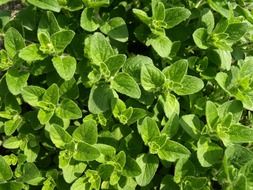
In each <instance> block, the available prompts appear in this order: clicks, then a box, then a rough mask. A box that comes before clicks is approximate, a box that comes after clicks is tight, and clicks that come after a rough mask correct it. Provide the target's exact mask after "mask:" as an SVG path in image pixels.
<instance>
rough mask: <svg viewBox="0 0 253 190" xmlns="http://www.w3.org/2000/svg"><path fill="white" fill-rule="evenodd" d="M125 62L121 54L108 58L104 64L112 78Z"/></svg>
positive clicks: (124, 57)
mask: <svg viewBox="0 0 253 190" xmlns="http://www.w3.org/2000/svg"><path fill="white" fill-rule="evenodd" d="M125 61H126V56H125V55H123V54H118V55H115V56H112V57H109V58H108V59H107V60H106V61H105V64H106V66H107V68H108V69H109V71H110V75H111V76H114V75H115V74H116V73H117V72H118V71H119V70H120V69H121V67H122V66H123V64H124V63H125Z"/></svg>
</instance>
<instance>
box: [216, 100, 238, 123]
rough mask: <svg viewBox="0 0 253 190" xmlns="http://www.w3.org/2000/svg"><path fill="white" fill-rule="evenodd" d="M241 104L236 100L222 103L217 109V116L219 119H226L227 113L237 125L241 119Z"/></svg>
mask: <svg viewBox="0 0 253 190" xmlns="http://www.w3.org/2000/svg"><path fill="white" fill-rule="evenodd" d="M242 112H243V104H242V102H241V101H238V100H231V101H227V102H225V103H223V104H222V105H221V106H220V107H219V108H218V114H219V117H220V118H224V117H226V115H228V114H229V113H231V114H232V115H233V122H234V123H239V121H240V120H241V117H242Z"/></svg>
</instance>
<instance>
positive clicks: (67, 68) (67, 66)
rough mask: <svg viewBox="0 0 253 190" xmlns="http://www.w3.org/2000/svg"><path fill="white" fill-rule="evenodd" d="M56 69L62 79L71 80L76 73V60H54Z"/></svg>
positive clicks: (57, 58) (69, 58) (65, 57)
mask: <svg viewBox="0 0 253 190" xmlns="http://www.w3.org/2000/svg"><path fill="white" fill-rule="evenodd" d="M52 62H53V65H54V68H55V69H56V71H57V73H58V74H59V75H60V77H61V78H63V79H64V80H70V79H71V78H72V77H73V76H74V74H75V71H76V59H75V58H74V57H72V56H68V55H67V56H64V55H62V56H57V57H54V58H53V59H52Z"/></svg>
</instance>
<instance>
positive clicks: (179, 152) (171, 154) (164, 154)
mask: <svg viewBox="0 0 253 190" xmlns="http://www.w3.org/2000/svg"><path fill="white" fill-rule="evenodd" d="M190 154H191V152H190V151H189V150H188V149H187V148H186V147H185V146H183V145H182V144H180V143H178V142H175V141H172V140H169V139H167V141H166V143H165V144H164V145H163V147H161V149H160V150H158V156H159V158H160V159H162V160H167V161H169V162H175V161H176V160H178V159H180V158H184V157H189V156H190Z"/></svg>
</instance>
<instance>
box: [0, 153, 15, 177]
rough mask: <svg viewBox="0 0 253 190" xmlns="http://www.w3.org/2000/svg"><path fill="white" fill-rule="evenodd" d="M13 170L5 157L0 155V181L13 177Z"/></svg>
mask: <svg viewBox="0 0 253 190" xmlns="http://www.w3.org/2000/svg"><path fill="white" fill-rule="evenodd" d="M12 175H13V174H12V170H11V168H10V166H9V165H8V164H7V162H6V161H5V159H4V158H3V157H2V156H0V181H7V180H10V179H11V178H12Z"/></svg>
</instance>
